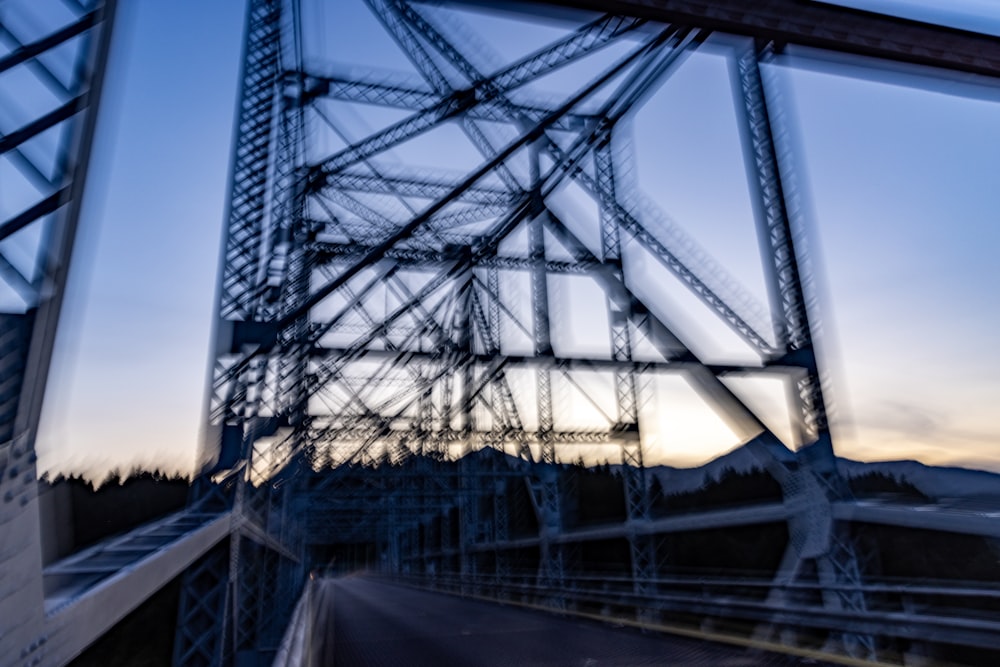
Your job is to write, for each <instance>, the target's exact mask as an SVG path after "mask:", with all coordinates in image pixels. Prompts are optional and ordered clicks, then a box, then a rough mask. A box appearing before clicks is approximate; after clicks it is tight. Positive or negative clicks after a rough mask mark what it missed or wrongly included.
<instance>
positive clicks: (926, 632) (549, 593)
mask: <svg viewBox="0 0 1000 667" xmlns="http://www.w3.org/2000/svg"><path fill="white" fill-rule="evenodd" d="M398 580H399V581H400V582H402V583H407V584H411V585H417V586H421V587H426V588H432V589H435V590H440V591H446V592H450V593H456V594H460V595H466V596H473V597H482V598H489V599H495V600H498V601H504V602H510V603H516V604H525V605H530V606H537V607H543V608H547V609H551V610H553V611H557V612H563V613H574V614H583V615H587V616H599V617H602V618H606V619H608V620H613V621H616V622H623V623H627V624H635V625H639V626H642V627H647V628H652V629H657V628H658V629H661V630H665V631H671V630H673V631H678V630H679V631H682V632H690V631H692V630H698V631H706V632H710V633H711V634H713V635H716V636H719V635H722V636H728V637H729V638H730V639H733V640H735V641H753V640H762V639H763V640H773V639H777V638H780V641H781V642H782V643H785V644H788V645H790V646H792V647H796V646H797V647H815V646H817V645H824V650H829V651H837V650H838V644H837V642H835V641H826V640H827V639H828V638H831V637H840V636H843V635H847V634H862V633H863V634H865V635H870V636H873V637H874V638H876V641H877V642H878V645H879V654H880V656H882V657H883V658H885V659H889V660H892V659H893V658H894V657H895V658H898V659H900V660H902V659H903V656H904V655H906V654H908V653H914V652H922V651H925V650H930V652H931V653H934V654H940V653H941V652H942V651H941V649H940V647H942V646H944V647H947V646H951V645H959V646H965V647H973V648H974V649H975V650H982V651H984V652H985V651H998V650H1000V585H998V584H995V583H987V582H956V581H921V582H920V583H914V582H912V581H904V580H893V579H882V580H872V581H868V582H866V583H865V584H864V585H863V586H861V587H860V592H861V593H863V595H864V599H865V600H866V609H865V611H864V612H861V613H858V612H856V611H848V610H846V609H842V608H838V605H837V604H836V599H837V596H838V594H842V593H847V592H851V593H855V592H858V591H857V590H855V589H852V590H851V591H844V590H840V589H842V588H844V587H838V586H822V585H820V584H819V583H803V582H796V583H794V584H788V585H780V584H775V582H774V581H773V580H772V579H767V578H762V577H752V576H746V577H731V576H730V577H726V576H719V577H707V576H675V577H661V578H658V579H656V580H653V581H650V582H647V584H646V585H645V586H644V588H645V589H646V590H647V591H651V592H638V591H637V590H636V587H635V586H634V583H633V581H632V580H631V579H630V578H627V577H618V576H597V575H594V576H587V575H578V576H573V577H567V578H566V579H565V580H564V581H563V584H562V586H561V587H559V588H558V589H554V588H552V587H549V586H542V585H540V584H539V583H538V575H537V572H527V571H524V572H517V573H512V574H510V575H509V576H507V577H505V579H504V580H503V581H498V580H497V579H496V578H495V577H494V576H475V575H465V576H459V575H437V576H432V577H431V576H400V577H399V578H398ZM934 646H937V647H938V649H937V650H935V649H934V648H933V647H934ZM946 651H947V649H945V652H946Z"/></svg>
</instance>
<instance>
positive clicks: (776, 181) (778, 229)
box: [736, 43, 876, 659]
mask: <svg viewBox="0 0 1000 667" xmlns="http://www.w3.org/2000/svg"><path fill="white" fill-rule="evenodd" d="M772 56H773V46H772V45H771V44H769V43H767V44H765V43H756V44H754V45H753V47H752V48H748V49H746V50H745V51H744V52H743V53H741V54H739V56H738V58H737V62H736V75H737V77H738V86H737V90H738V91H739V92H740V93H741V97H742V102H743V104H742V106H739V105H738V106H739V108H738V111H739V112H741V113H739V115H741V116H742V120H743V128H741V129H742V131H743V137H744V142H745V143H746V145H747V147H748V149H749V150H747V151H746V153H747V157H748V159H747V163H748V164H747V166H748V180H749V184H750V188H751V193H752V194H753V196H754V205H755V213H756V217H757V221H758V229H759V233H760V242H761V248H762V256H763V259H764V270H765V275H766V277H767V279H768V287H769V292H770V296H771V300H772V310H773V311H774V312H776V314H777V315H776V317H775V321H774V327H775V334H776V339H777V348H778V349H779V350H780V351H781V353H782V354H783V356H782V358H781V361H782V362H783V363H787V364H789V365H792V366H798V367H799V368H800V369H801V371H800V373H799V376H798V378H797V379H796V382H795V384H796V389H797V394H798V395H797V397H796V399H797V400H796V405H797V406H798V409H799V411H800V419H801V421H800V431H801V438H802V446H801V448H800V449H799V451H798V458H799V461H800V464H801V465H800V468H799V469H798V470H796V471H794V472H793V473H792V474H790V475H788V476H787V481H786V482H785V483H784V484H783V491H784V495H785V502H786V503H787V504H788V505H789V507H790V508H792V509H793V510H794V515H793V517H792V518H791V520H790V524H789V533H790V537H791V539H790V545H789V549H790V550H792V549H794V550H796V551H797V554H798V558H797V559H796V558H793V557H792V556H791V554H788V555H787V556H786V558H785V559H784V568H783V570H784V571H782V572H779V575H778V582H776V583H779V584H780V583H783V582H785V581H786V580H789V579H794V577H795V574H796V573H797V572H798V570H799V568H800V565H799V564H798V563H797V562H796V561H797V560H798V561H801V560H802V559H816V568H817V571H818V575H819V579H820V583H821V584H823V589H824V603H825V604H826V605H827V606H829V607H833V608H836V609H843V610H847V611H851V612H857V613H864V611H865V610H866V606H867V605H866V601H865V598H864V595H863V593H861V590H860V587H861V583H862V580H861V570H862V568H861V567H860V562H859V554H858V553H857V547H856V546H855V545H854V544H853V540H852V539H851V536H850V535H849V534H848V533H847V530H846V526H838V525H836V523H835V522H834V521H833V518H832V510H831V505H830V503H831V502H832V501H835V500H843V499H847V498H850V496H851V493H850V490H849V489H848V487H847V484H846V482H845V481H844V480H843V479H842V478H841V476H840V474H839V472H838V471H837V463H836V456H835V455H834V452H833V442H832V438H831V437H830V427H829V423H828V419H827V413H826V406H825V403H824V400H823V390H822V386H821V379H820V376H819V369H818V364H817V360H816V350H815V346H814V344H813V337H812V328H811V326H810V322H809V313H808V310H807V305H806V295H805V289H804V285H803V283H804V276H803V274H802V271H801V267H800V261H801V260H800V258H799V255H798V252H799V250H798V249H797V248H796V243H795V242H796V230H794V229H793V227H792V223H793V220H792V212H794V211H796V210H797V202H796V197H797V193H796V192H795V189H794V185H793V186H792V187H791V188H790V187H789V186H790V180H789V179H788V178H785V179H783V178H782V172H783V167H782V164H781V158H780V155H779V151H780V150H781V146H780V141H781V139H782V138H784V139H785V140H786V141H787V140H788V139H789V138H788V137H787V136H785V137H782V135H781V133H782V132H787V130H786V129H785V128H784V126H783V124H782V123H781V122H780V119H779V118H778V116H779V115H780V113H781V105H780V104H778V103H776V102H775V100H773V99H772V100H770V101H769V100H768V96H769V93H768V90H767V89H766V87H765V80H764V77H765V74H764V72H763V70H762V67H761V60H762V58H763V59H765V60H766V59H770V58H771V57H772ZM773 94H774V93H772V95H773ZM787 152H788V149H787V147H785V151H784V153H787ZM785 159H786V162H787V160H788V159H790V158H789V156H787V155H786V156H785ZM788 167H789V165H788V164H785V165H784V168H785V169H788ZM799 238H800V239H801V237H799ZM842 642H843V645H844V648H845V649H846V650H847V651H848V653H849V654H851V655H855V656H858V657H864V658H871V659H874V658H875V657H876V654H875V646H874V640H873V638H872V637H871V636H870V635H866V634H855V633H850V634H845V635H844V636H843V637H842Z"/></svg>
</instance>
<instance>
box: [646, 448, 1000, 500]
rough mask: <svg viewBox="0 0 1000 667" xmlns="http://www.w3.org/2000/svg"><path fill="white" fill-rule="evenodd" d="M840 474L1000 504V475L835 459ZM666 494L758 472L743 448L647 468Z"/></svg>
mask: <svg viewBox="0 0 1000 667" xmlns="http://www.w3.org/2000/svg"><path fill="white" fill-rule="evenodd" d="M838 467H839V469H840V472H841V474H842V475H844V476H845V477H847V478H848V479H852V478H858V477H863V476H866V475H870V474H872V473H880V474H882V475H886V476H888V477H892V478H895V479H897V480H900V481H901V482H904V483H908V484H911V485H912V486H913V487H915V488H916V489H917V490H918V491H920V493H922V494H923V495H925V496H927V497H928V498H929V499H931V500H941V499H946V498H995V499H996V500H997V501H998V502H1000V474H997V473H993V472H988V471H985V470H972V469H968V468H958V467H943V466H929V465H925V464H923V463H920V462H918V461H878V462H874V463H866V462H864V461H852V460H851V459H844V458H841V459H838ZM648 470H649V472H650V473H651V474H652V475H653V476H655V477H656V479H657V480H658V481H659V483H660V485H661V486H662V487H663V489H664V492H666V493H687V492H690V491H695V490H697V489H699V488H702V487H704V486H705V485H706V484H707V483H709V482H712V481H715V482H718V481H719V480H720V479H722V478H723V477H724V476H725V475H726V474H728V473H731V472H734V473H750V472H752V471H754V470H762V466H761V465H760V463H759V462H758V460H757V459H756V458H755V457H754V455H753V454H751V453H750V451H749V449H747V447H745V446H742V447H737V448H736V449H734V450H732V451H730V452H728V453H726V454H723V455H722V456H720V457H718V458H716V459H713V460H712V461H709V462H708V463H706V464H704V465H702V466H698V467H696V468H675V467H672V466H651V467H650V468H649V469H648Z"/></svg>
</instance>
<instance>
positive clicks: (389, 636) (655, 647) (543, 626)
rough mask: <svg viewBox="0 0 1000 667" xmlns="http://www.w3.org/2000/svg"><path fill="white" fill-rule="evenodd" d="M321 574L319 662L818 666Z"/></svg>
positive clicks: (314, 653) (312, 646) (314, 649)
mask: <svg viewBox="0 0 1000 667" xmlns="http://www.w3.org/2000/svg"><path fill="white" fill-rule="evenodd" d="M314 583H315V589H314V591H313V592H314V596H313V603H314V604H313V617H312V632H311V633H310V634H311V637H310V640H309V641H308V645H309V646H308V648H307V651H308V652H309V653H310V654H311V658H312V660H311V662H310V663H309V664H310V665H311V666H323V667H328V666H331V665H336V666H337V667H355V666H357V667H362V666H363V667H383V666H384V667H406V666H411V667H424V666H426V667H447V666H452V665H454V666H456V667H501V666H510V667H514V666H515V665H516V666H517V667H528V666H532V667H540V666H542V665H545V666H553V667H555V666H558V667H576V666H579V667H604V666H626V665H628V666H630V667H632V666H638V665H671V666H677V667H680V666H686V665H712V666H717V667H751V666H756V665H774V666H785V665H817V664H818V663H816V662H814V661H810V660H805V659H802V658H795V657H791V656H785V655H780V654H774V653H764V652H761V651H759V650H753V649H745V648H741V647H734V646H728V645H724V644H717V643H712V642H705V641H698V640H694V639H687V638H682V637H666V636H659V635H644V634H641V633H640V632H638V631H637V630H632V629H629V628H615V627H612V626H609V625H606V624H603V623H598V622H596V621H589V620H585V619H574V618H564V617H558V616H555V615H552V614H547V613H544V612H540V611H533V610H529V609H524V608H520V607H516V606H503V605H499V604H494V603H489V602H480V601H476V600H468V599H463V598H459V597H456V596H452V595H447V594H443V593H432V592H427V591H422V590H416V589H413V588H409V587H406V586H401V585H397V584H390V583H386V582H383V581H379V580H376V579H372V578H368V577H361V576H350V577H344V578H338V579H322V580H318V581H316V582H314Z"/></svg>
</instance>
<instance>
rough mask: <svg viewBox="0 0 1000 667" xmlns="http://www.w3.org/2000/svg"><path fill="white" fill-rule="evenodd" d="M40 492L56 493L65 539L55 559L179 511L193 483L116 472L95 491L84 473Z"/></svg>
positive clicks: (44, 485) (160, 475) (43, 485)
mask: <svg viewBox="0 0 1000 667" xmlns="http://www.w3.org/2000/svg"><path fill="white" fill-rule="evenodd" d="M39 484H40V488H39V493H40V494H53V495H54V496H55V497H56V498H58V499H59V500H57V501H56V503H55V508H56V520H57V521H58V522H60V524H61V529H62V530H61V531H60V532H61V535H60V539H59V540H58V544H57V545H55V549H54V551H53V552H52V553H53V555H54V556H55V557H56V558H60V557H63V556H66V555H68V554H70V553H74V552H76V551H79V550H80V549H82V548H84V547H87V546H89V545H91V544H94V543H95V542H99V541H100V540H102V539H104V538H105V537H108V536H111V535H115V534H118V533H124V532H127V531H128V530H131V529H132V528H134V527H136V526H138V525H141V524H143V523H146V522H147V521H151V520H153V519H157V518H159V517H162V516H166V515H167V514H170V513H171V512H176V511H177V510H180V509H182V508H183V507H184V504H185V503H186V502H187V494H188V487H189V483H188V480H187V479H186V478H184V477H181V476H179V475H176V474H174V475H167V474H165V473H162V472H159V471H153V472H149V471H138V470H134V471H132V472H131V473H129V474H122V473H121V472H119V471H114V472H112V473H111V474H110V475H109V476H108V478H106V479H105V480H104V482H103V483H101V484H100V485H99V486H97V487H96V488H95V484H94V483H93V482H91V481H89V480H87V479H85V478H84V477H82V476H80V475H71V476H68V477H66V476H62V475H60V476H58V477H56V478H55V479H54V480H51V481H50V480H48V479H46V478H43V479H42V480H40V483H39Z"/></svg>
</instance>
